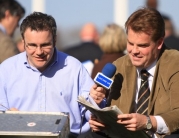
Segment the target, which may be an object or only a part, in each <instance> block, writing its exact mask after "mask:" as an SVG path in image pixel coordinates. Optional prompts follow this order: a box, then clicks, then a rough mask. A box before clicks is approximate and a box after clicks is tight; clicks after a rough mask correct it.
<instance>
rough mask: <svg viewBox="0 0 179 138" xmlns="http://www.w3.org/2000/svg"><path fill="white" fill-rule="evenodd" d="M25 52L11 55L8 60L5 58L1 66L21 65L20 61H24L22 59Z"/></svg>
mask: <svg viewBox="0 0 179 138" xmlns="http://www.w3.org/2000/svg"><path fill="white" fill-rule="evenodd" d="M24 54H25V53H24V52H23V53H20V54H17V55H14V56H12V57H9V58H7V59H6V60H4V61H3V62H2V63H1V66H4V67H6V66H7V67H10V66H13V65H18V64H19V65H20V63H22V60H23V57H24V56H23V55H24Z"/></svg>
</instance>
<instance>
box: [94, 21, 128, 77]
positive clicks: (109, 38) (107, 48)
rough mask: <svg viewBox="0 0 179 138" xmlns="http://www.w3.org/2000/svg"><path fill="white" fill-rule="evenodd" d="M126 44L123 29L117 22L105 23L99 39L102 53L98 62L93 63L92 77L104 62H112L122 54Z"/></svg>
mask: <svg viewBox="0 0 179 138" xmlns="http://www.w3.org/2000/svg"><path fill="white" fill-rule="evenodd" d="M126 44H127V38H126V33H125V31H124V29H123V28H122V27H120V26H119V25H117V24H109V25H107V26H106V27H105V28H104V31H103V33H102V35H101V37H100V39H99V46H100V48H101V49H102V51H103V53H104V54H103V55H102V57H101V59H100V60H99V62H98V63H96V64H95V65H94V68H93V71H92V78H94V77H95V76H96V74H97V73H98V72H101V70H102V68H103V67H104V66H105V64H106V63H108V62H111V63H112V62H113V61H114V60H116V59H117V58H119V57H121V56H123V55H124V50H125V49H126Z"/></svg>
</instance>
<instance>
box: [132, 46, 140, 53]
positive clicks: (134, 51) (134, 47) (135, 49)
mask: <svg viewBox="0 0 179 138" xmlns="http://www.w3.org/2000/svg"><path fill="white" fill-rule="evenodd" d="M132 53H133V54H137V53H139V48H138V47H137V46H133V48H132Z"/></svg>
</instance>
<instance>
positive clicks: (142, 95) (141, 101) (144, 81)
mask: <svg viewBox="0 0 179 138" xmlns="http://www.w3.org/2000/svg"><path fill="white" fill-rule="evenodd" d="M149 75H150V74H149V73H148V72H147V71H146V70H141V86H140V89H139V95H138V101H137V110H136V112H137V113H140V114H144V115H147V111H148V103H149V97H150V89H149V83H148V77H149Z"/></svg>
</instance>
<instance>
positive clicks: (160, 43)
mask: <svg viewBox="0 0 179 138" xmlns="http://www.w3.org/2000/svg"><path fill="white" fill-rule="evenodd" d="M163 42H164V38H163V37H161V38H160V39H159V40H158V41H157V46H158V49H161V48H162V45H163Z"/></svg>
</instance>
